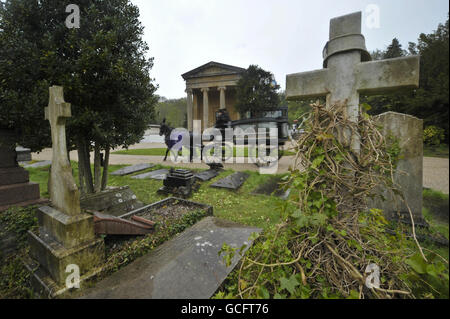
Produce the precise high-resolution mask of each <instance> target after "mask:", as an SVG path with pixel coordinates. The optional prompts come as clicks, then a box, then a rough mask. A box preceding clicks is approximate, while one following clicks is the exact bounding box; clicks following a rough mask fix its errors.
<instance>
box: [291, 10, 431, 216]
mask: <svg viewBox="0 0 450 319" xmlns="http://www.w3.org/2000/svg"><path fill="white" fill-rule="evenodd" d="M323 58H324V62H323V67H324V68H323V69H321V70H316V71H311V72H302V73H296V74H290V75H287V76H286V98H287V99H289V100H294V99H300V98H314V97H323V96H325V97H326V104H327V107H329V106H330V105H333V104H335V103H346V105H347V107H346V112H347V116H348V118H349V119H350V120H351V121H353V122H357V121H358V119H359V111H360V106H359V96H360V94H364V95H369V94H382V93H385V92H387V91H392V90H395V89H399V88H416V87H418V86H419V60H420V59H419V56H408V57H401V58H395V59H387V60H380V61H370V60H371V57H370V54H369V53H368V52H367V50H366V45H365V39H364V36H363V35H362V34H361V12H356V13H351V14H348V15H345V16H342V17H338V18H334V19H331V21H330V34H329V41H328V42H327V44H326V45H325V48H324V50H323ZM379 121H380V123H381V124H382V125H385V131H386V132H385V134H388V131H391V133H393V135H394V136H396V137H398V138H400V140H401V143H400V144H401V147H403V148H404V149H403V150H402V152H403V153H405V154H407V157H406V158H405V160H404V161H400V163H399V167H398V169H399V170H398V171H397V172H396V179H397V182H399V183H400V184H401V185H402V189H403V191H404V192H405V197H406V199H407V201H408V203H409V205H410V206H411V209H413V211H414V212H413V215H414V216H416V217H417V218H418V219H421V216H422V215H421V199H422V164H421V163H422V157H421V156H422V155H421V154H422V149H421V147H422V138H421V135H422V128H421V123H418V121H420V120H418V119H413V118H412V117H408V116H406V115H399V114H389V113H388V114H384V115H381V116H380V117H379ZM344 133H345V132H344ZM350 134H351V135H350ZM408 134H412V136H410V137H407V135H408ZM344 143H345V144H347V145H349V146H350V147H351V150H352V151H353V153H354V154H356V155H359V153H360V139H359V135H358V133H357V132H354V133H353V134H352V133H350V132H347V134H346V136H345V140H344ZM413 144H416V145H413ZM400 170H404V171H406V172H405V173H406V176H408V177H400V176H401V175H400ZM381 192H383V191H381ZM391 199H392V198H390V199H388V201H386V202H385V203H384V204H382V205H376V206H380V207H382V208H383V209H384V210H385V212H386V214H387V215H388V216H389V215H390V214H392V212H393V211H398V209H400V210H401V211H403V210H404V209H403V207H400V206H397V205H395V204H394V202H393V201H392V200H391ZM376 206H375V207H376Z"/></svg>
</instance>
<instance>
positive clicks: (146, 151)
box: [112, 147, 295, 157]
mask: <svg viewBox="0 0 450 319" xmlns="http://www.w3.org/2000/svg"><path fill="white" fill-rule="evenodd" d="M233 153H234V156H236V147H234V150H233ZM112 154H119V155H146V156H164V155H165V154H166V148H138V149H132V150H121V151H116V152H113V153H112ZM211 154H212V150H211ZM283 155H284V156H291V155H295V153H294V152H292V151H284V154H283ZM244 157H248V148H247V147H245V148H244Z"/></svg>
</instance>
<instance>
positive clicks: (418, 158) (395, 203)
mask: <svg viewBox="0 0 450 319" xmlns="http://www.w3.org/2000/svg"><path fill="white" fill-rule="evenodd" d="M375 120H376V121H377V124H379V125H380V127H382V134H383V136H384V137H385V138H386V139H387V141H388V143H398V146H399V147H400V150H401V151H400V154H399V159H398V161H397V166H396V170H395V172H394V182H395V183H396V184H397V186H398V187H399V188H400V191H401V192H402V194H403V196H404V199H405V200H404V201H403V200H402V198H401V197H400V196H398V195H394V194H392V192H389V191H387V190H385V189H381V190H380V193H381V194H382V195H383V197H384V198H386V200H384V201H382V200H381V199H379V198H377V199H375V200H374V201H373V202H371V203H370V206H372V207H375V208H378V209H382V210H383V212H384V213H385V215H386V217H388V218H389V219H394V220H400V221H403V222H405V223H411V218H410V215H409V209H411V213H412V215H413V218H414V223H415V224H417V225H420V226H426V225H427V223H426V222H425V220H424V218H423V215H422V198H423V196H422V192H423V188H422V184H423V121H422V120H420V119H418V118H416V117H414V116H412V115H407V114H401V113H395V112H387V113H383V114H380V115H378V116H376V117H375ZM391 139H393V140H391ZM405 202H406V203H408V205H406V204H405ZM408 207H409V209H408Z"/></svg>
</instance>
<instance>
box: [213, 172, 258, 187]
mask: <svg viewBox="0 0 450 319" xmlns="http://www.w3.org/2000/svg"><path fill="white" fill-rule="evenodd" d="M248 177H249V175H248V174H247V173H243V172H236V173H233V174H231V175H229V176H227V177H225V178H222V179H220V180H218V181H217V182H215V183H213V184H211V187H217V188H228V189H233V190H236V189H238V188H239V187H241V185H242V184H244V182H245V181H246V179H247V178H248Z"/></svg>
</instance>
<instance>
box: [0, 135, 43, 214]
mask: <svg viewBox="0 0 450 319" xmlns="http://www.w3.org/2000/svg"><path fill="white" fill-rule="evenodd" d="M46 201H47V200H45V199H41V198H40V192H39V184H37V183H31V182H29V173H28V171H27V170H25V169H24V168H22V167H20V166H19V165H18V163H17V154H16V151H15V135H14V133H13V131H12V130H4V129H0V211H4V210H6V209H8V208H9V207H11V206H27V205H35V204H42V203H44V202H46Z"/></svg>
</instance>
